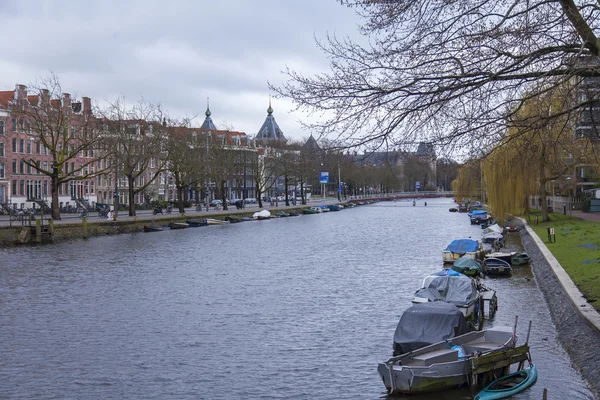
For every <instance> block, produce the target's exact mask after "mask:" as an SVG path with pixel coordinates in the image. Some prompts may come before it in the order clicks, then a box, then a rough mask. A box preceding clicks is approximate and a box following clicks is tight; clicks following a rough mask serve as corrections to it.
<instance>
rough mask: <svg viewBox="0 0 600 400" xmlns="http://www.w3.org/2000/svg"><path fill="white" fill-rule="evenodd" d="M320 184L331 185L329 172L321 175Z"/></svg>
mask: <svg viewBox="0 0 600 400" xmlns="http://www.w3.org/2000/svg"><path fill="white" fill-rule="evenodd" d="M319 183H329V172H321V173H320V174H319Z"/></svg>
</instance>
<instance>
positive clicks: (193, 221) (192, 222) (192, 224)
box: [185, 219, 208, 228]
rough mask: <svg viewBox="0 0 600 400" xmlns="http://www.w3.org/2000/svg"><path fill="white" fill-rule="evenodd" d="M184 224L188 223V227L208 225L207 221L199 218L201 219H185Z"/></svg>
mask: <svg viewBox="0 0 600 400" xmlns="http://www.w3.org/2000/svg"><path fill="white" fill-rule="evenodd" d="M185 223H186V224H188V225H189V226H190V228H198V227H200V226H208V222H206V220H205V219H204V220H201V221H195V220H188V221H185Z"/></svg>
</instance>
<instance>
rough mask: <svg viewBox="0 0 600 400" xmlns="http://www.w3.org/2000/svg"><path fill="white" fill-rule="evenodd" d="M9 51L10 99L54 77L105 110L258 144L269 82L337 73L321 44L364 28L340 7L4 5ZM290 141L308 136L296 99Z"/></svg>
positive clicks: (4, 65)
mask: <svg viewBox="0 0 600 400" xmlns="http://www.w3.org/2000/svg"><path fill="white" fill-rule="evenodd" d="M0 18H2V21H3V28H4V32H5V34H7V36H6V37H7V38H10V39H5V40H3V41H2V42H0V51H1V52H2V54H3V56H4V57H3V59H4V61H2V62H0V72H1V76H2V77H3V79H2V80H1V81H0V82H1V86H2V87H3V88H4V89H5V90H6V89H8V90H11V89H13V88H14V85H15V84H16V83H24V84H28V83H31V82H35V81H36V80H37V79H38V78H40V77H43V76H46V75H48V74H49V72H50V71H52V72H53V73H55V74H56V75H57V76H58V77H59V78H60V80H61V83H62V87H63V90H65V91H67V92H70V93H78V94H79V95H80V96H81V95H84V96H89V97H92V98H93V99H95V100H97V101H99V102H102V101H105V100H109V101H110V100H114V99H115V98H116V97H117V96H119V95H123V96H125V97H126V98H127V99H129V100H131V101H135V100H136V99H139V98H141V97H143V98H144V99H145V100H147V101H150V102H160V103H161V104H162V106H163V107H164V108H165V109H166V110H168V111H169V113H170V114H172V115H177V116H180V117H183V116H191V115H199V117H201V118H202V119H203V117H204V110H205V107H206V98H207V97H210V99H211V110H212V111H213V119H214V120H215V121H219V120H221V121H227V122H228V123H229V124H231V125H233V126H234V127H235V128H236V129H238V130H242V131H245V132H247V133H249V134H254V133H255V132H256V130H258V129H259V128H260V126H261V125H262V122H263V121H264V118H265V117H266V108H267V107H268V101H269V90H268V82H271V83H274V84H278V83H280V82H281V81H282V80H283V79H284V76H283V75H282V74H281V71H283V70H284V69H285V68H286V66H290V67H292V68H294V69H296V70H298V71H299V72H301V73H303V74H306V75H310V74H313V73H315V72H319V71H325V70H326V69H327V59H326V58H325V55H324V54H322V53H320V51H319V50H318V49H317V48H316V46H315V43H314V36H317V37H319V38H325V36H326V34H327V33H328V32H329V33H333V32H336V34H342V35H344V34H354V33H355V31H356V29H355V27H356V24H357V22H358V18H357V17H356V16H355V15H354V12H353V11H352V10H351V9H349V8H347V7H343V6H341V5H339V3H337V2H336V1H333V0H303V1H281V0H254V1H247V0H219V1H208V2H199V1H193V0H172V1H169V2H165V1H159V0H143V1H142V0H131V1H120V0H105V1H100V0H97V1H82V2H63V1H58V0H47V1H44V2H25V1H20V0H4V1H2V2H1V3H0ZM273 107H274V109H275V114H274V115H275V118H276V119H277V122H278V123H279V125H280V127H281V129H282V130H283V131H284V133H285V134H286V135H287V136H288V137H292V138H297V139H299V138H301V137H306V136H308V133H307V132H304V131H303V130H302V129H301V127H300V124H299V123H298V122H297V121H298V120H299V119H301V118H302V117H303V116H302V115H300V114H298V113H290V110H291V109H292V108H293V107H292V104H291V102H289V100H286V99H277V100H276V101H275V100H274V102H273Z"/></svg>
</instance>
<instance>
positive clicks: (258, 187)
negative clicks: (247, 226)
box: [256, 185, 263, 208]
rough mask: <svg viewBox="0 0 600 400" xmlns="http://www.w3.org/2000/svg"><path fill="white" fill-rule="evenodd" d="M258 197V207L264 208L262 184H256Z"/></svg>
mask: <svg viewBox="0 0 600 400" xmlns="http://www.w3.org/2000/svg"><path fill="white" fill-rule="evenodd" d="M256 198H257V199H258V208H263V204H262V192H261V191H260V186H259V185H256Z"/></svg>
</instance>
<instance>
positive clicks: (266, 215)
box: [252, 210, 271, 221]
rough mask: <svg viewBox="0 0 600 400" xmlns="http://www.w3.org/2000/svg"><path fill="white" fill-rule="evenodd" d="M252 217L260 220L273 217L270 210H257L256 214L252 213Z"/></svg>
mask: <svg viewBox="0 0 600 400" xmlns="http://www.w3.org/2000/svg"><path fill="white" fill-rule="evenodd" d="M252 218H254V219H256V220H259V221H260V220H264V219H269V218H271V212H270V211H269V210H262V211H257V212H255V213H254V214H252Z"/></svg>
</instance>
